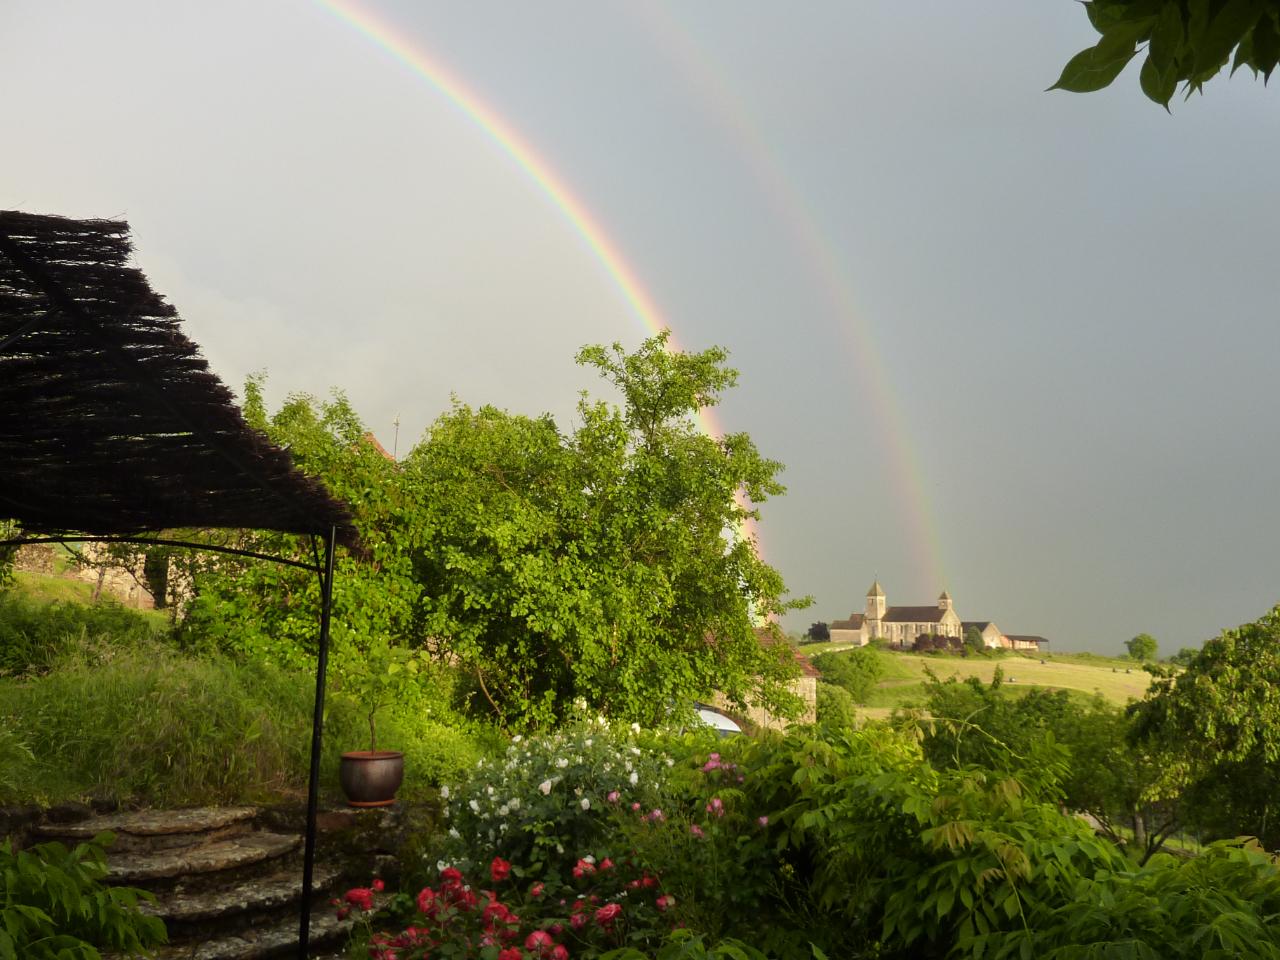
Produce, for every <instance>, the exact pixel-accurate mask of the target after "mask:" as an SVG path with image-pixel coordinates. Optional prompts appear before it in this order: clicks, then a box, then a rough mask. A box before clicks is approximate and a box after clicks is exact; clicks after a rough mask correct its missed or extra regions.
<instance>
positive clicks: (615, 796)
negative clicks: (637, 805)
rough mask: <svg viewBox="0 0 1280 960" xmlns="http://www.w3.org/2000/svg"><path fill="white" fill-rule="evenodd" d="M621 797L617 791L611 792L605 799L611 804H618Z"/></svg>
mask: <svg viewBox="0 0 1280 960" xmlns="http://www.w3.org/2000/svg"><path fill="white" fill-rule="evenodd" d="M619 796H621V794H619V793H618V791H617V790H610V791H609V793H608V794H607V795H606V796H605V799H606V800H608V801H609V802H610V803H617V802H618V797H619Z"/></svg>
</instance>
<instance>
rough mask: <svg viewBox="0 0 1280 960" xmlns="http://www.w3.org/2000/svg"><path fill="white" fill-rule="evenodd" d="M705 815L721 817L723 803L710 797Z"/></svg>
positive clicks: (722, 814) (716, 798) (717, 798)
mask: <svg viewBox="0 0 1280 960" xmlns="http://www.w3.org/2000/svg"><path fill="white" fill-rule="evenodd" d="M707 813H709V814H711V815H712V816H713V817H723V816H724V802H723V801H721V799H720V798H719V797H712V798H711V802H710V803H708V804H707Z"/></svg>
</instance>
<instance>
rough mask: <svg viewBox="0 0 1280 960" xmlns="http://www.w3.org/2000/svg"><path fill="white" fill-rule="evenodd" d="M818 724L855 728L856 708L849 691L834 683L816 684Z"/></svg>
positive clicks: (856, 720)
mask: <svg viewBox="0 0 1280 960" xmlns="http://www.w3.org/2000/svg"><path fill="white" fill-rule="evenodd" d="M817 708H818V710H817V712H818V722H819V723H824V724H826V725H827V726H830V727H850V728H851V727H856V726H857V725H858V707H857V704H856V703H854V699H853V697H852V696H850V695H849V691H848V690H846V689H845V688H844V687H839V686H836V685H835V684H834V683H824V682H822V681H819V682H818V703H817Z"/></svg>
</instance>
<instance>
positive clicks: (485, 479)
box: [406, 333, 807, 727]
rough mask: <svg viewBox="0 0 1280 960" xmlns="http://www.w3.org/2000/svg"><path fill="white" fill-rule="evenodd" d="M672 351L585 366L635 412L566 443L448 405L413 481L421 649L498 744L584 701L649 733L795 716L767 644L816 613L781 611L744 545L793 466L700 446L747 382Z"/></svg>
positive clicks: (608, 414) (781, 647)
mask: <svg viewBox="0 0 1280 960" xmlns="http://www.w3.org/2000/svg"><path fill="white" fill-rule="evenodd" d="M667 340H668V336H667V334H665V333H664V334H661V335H659V336H657V337H654V338H652V339H650V340H646V341H645V342H644V343H643V344H642V345H641V346H640V348H639V349H638V350H637V351H635V352H634V353H626V352H624V351H623V350H622V348H621V346H619V345H618V344H614V345H613V347H612V348H610V349H606V348H604V347H600V346H594V347H586V348H584V349H583V350H582V351H581V352H580V353H579V354H578V358H577V359H578V362H579V363H580V364H582V365H584V366H588V367H592V368H594V369H596V370H597V371H598V372H599V373H600V374H601V376H602V377H603V378H604V379H606V380H607V381H608V382H610V383H611V384H612V385H613V386H614V387H616V388H617V389H618V391H619V393H620V394H621V396H622V399H623V404H622V406H621V407H619V406H615V405H611V404H607V403H603V402H599V401H593V400H591V399H590V398H589V397H588V396H587V395H585V394H584V395H583V396H582V398H581V399H580V401H579V404H578V421H579V426H577V427H576V428H575V429H574V430H572V431H571V432H563V431H561V429H560V428H559V426H558V425H557V424H556V423H555V422H554V420H553V419H552V418H551V417H550V416H543V417H538V418H532V417H526V416H520V415H515V414H511V413H507V412H505V411H501V410H497V409H495V408H493V407H482V408H480V409H478V410H474V409H472V408H471V407H468V406H465V405H462V404H456V405H455V407H454V409H453V410H452V411H451V412H449V413H447V414H445V415H444V416H442V417H441V418H440V419H438V420H437V421H436V422H435V424H434V425H433V426H432V427H431V428H430V430H429V431H428V435H427V437H426V439H425V440H424V442H423V443H422V444H421V445H419V446H418V447H417V448H416V449H415V450H414V451H413V452H412V453H411V454H410V456H409V457H408V459H407V461H406V469H407V471H408V472H409V473H411V475H412V476H413V478H414V482H415V483H416V484H417V486H418V488H419V489H420V492H421V498H422V501H421V502H422V514H421V517H420V521H421V524H422V526H421V529H420V537H419V543H418V545H417V548H416V553H415V560H416V571H415V576H416V577H417V578H418V580H419V582H420V583H421V585H422V588H423V589H422V596H421V600H420V604H419V615H420V620H419V622H420V624H421V630H422V632H423V634H424V635H426V636H432V637H440V638H447V642H448V646H449V649H450V651H451V653H452V655H453V656H454V657H456V658H457V661H458V663H459V665H460V666H461V667H462V668H463V669H464V670H465V671H466V672H467V673H468V674H469V675H470V676H472V677H473V678H474V681H475V685H476V687H477V689H478V691H479V699H478V701H477V702H482V703H486V704H487V705H488V708H489V709H490V710H491V711H492V713H493V714H494V715H495V716H496V717H497V718H498V719H499V720H500V722H502V723H504V724H508V725H517V726H522V727H530V726H539V725H544V724H549V723H553V722H555V721H556V720H558V719H559V718H561V717H562V716H564V715H565V713H566V712H567V711H568V709H569V708H570V706H571V704H573V703H574V702H575V701H577V700H581V701H585V703H586V704H587V705H588V706H589V707H590V708H592V709H594V710H597V711H600V712H603V713H606V714H608V715H611V716H615V717H619V718H624V719H634V720H644V721H654V720H658V719H660V718H662V717H663V716H665V715H667V714H669V713H670V711H671V710H672V709H673V708H674V707H675V706H676V705H677V704H680V703H683V702H685V701H688V700H691V699H694V698H698V697H705V696H706V695H708V694H709V693H710V692H711V691H712V690H713V689H719V690H721V691H723V692H725V693H726V694H727V695H728V696H729V697H730V698H731V699H733V700H734V701H735V702H737V703H739V704H742V703H743V702H745V701H746V700H747V699H751V700H753V701H755V702H759V703H761V704H763V705H766V706H770V705H772V707H774V708H779V709H783V710H785V709H788V708H794V705H795V704H794V701H792V700H791V699H790V698H789V697H788V695H787V693H786V690H785V683H784V681H785V680H786V679H787V678H788V677H789V676H790V675H791V674H792V673H793V672H794V669H795V668H794V664H793V658H792V655H791V650H790V647H788V646H787V645H786V644H785V643H781V642H777V643H775V644H773V645H767V644H762V643H761V641H760V638H759V637H758V636H757V630H756V626H755V625H756V623H757V622H758V621H769V620H771V619H772V618H774V617H775V616H776V615H778V614H780V613H782V612H783V611H785V610H788V609H793V608H796V607H799V606H802V605H804V603H806V602H807V601H800V602H795V601H786V600H784V599H783V594H784V591H785V587H784V585H783V582H782V578H781V577H780V576H779V575H778V573H777V571H775V570H773V569H772V568H771V567H769V566H768V565H767V564H765V563H764V562H763V561H762V560H761V559H760V557H759V554H758V552H757V549H756V544H755V540H754V538H753V537H751V536H749V535H748V534H747V533H746V527H745V526H744V524H745V523H746V522H748V521H749V520H752V519H754V518H756V517H757V515H758V513H757V506H756V505H757V504H760V503H762V502H763V501H764V500H766V499H767V498H768V497H769V496H772V495H776V494H779V493H781V492H782V489H783V488H782V486H781V485H780V484H779V483H778V481H777V479H776V475H777V473H778V471H779V470H780V469H781V466H780V465H779V464H778V463H776V462H775V461H772V460H767V459H765V458H764V457H762V456H760V454H759V453H758V452H757V450H756V448H755V445H754V444H753V443H752V442H751V440H750V438H749V437H748V436H747V435H746V434H742V433H737V434H727V435H726V436H724V437H722V438H720V439H712V438H710V437H707V436H705V435H703V434H702V433H701V432H700V431H699V430H698V428H697V426H696V424H695V422H694V419H693V418H694V415H695V414H696V412H697V411H698V409H699V408H700V407H704V406H709V405H712V404H714V403H715V402H717V400H718V399H719V396H720V394H721V393H722V392H723V391H724V390H726V389H728V388H730V387H732V386H733V384H734V383H735V381H736V378H737V374H736V372H735V371H733V370H732V369H730V368H729V367H727V366H726V365H725V359H726V354H725V352H724V351H723V350H720V349H718V348H713V349H710V350H706V351H703V352H701V353H679V352H671V351H669V350H668V349H667ZM735 530H736V531H738V533H737V535H736V536H735V535H731V533H730V531H735ZM766 632H768V633H770V634H771V635H772V637H773V638H774V639H775V640H777V641H781V636H780V634H779V632H778V628H776V626H775V627H771V628H767V631H766Z"/></svg>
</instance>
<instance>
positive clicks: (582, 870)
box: [573, 859, 596, 880]
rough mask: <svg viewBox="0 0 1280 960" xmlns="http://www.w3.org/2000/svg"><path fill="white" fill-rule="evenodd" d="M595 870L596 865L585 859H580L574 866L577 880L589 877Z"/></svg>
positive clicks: (574, 874) (574, 875)
mask: <svg viewBox="0 0 1280 960" xmlns="http://www.w3.org/2000/svg"><path fill="white" fill-rule="evenodd" d="M595 872H596V865H595V864H594V863H591V862H590V861H588V860H585V859H583V860H579V861H578V862H577V863H576V864H574V866H573V877H574V879H575V880H577V879H581V878H582V877H589V876H591V874H593V873H595Z"/></svg>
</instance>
